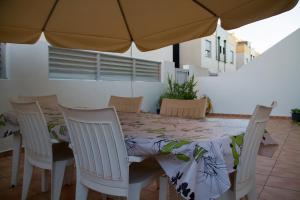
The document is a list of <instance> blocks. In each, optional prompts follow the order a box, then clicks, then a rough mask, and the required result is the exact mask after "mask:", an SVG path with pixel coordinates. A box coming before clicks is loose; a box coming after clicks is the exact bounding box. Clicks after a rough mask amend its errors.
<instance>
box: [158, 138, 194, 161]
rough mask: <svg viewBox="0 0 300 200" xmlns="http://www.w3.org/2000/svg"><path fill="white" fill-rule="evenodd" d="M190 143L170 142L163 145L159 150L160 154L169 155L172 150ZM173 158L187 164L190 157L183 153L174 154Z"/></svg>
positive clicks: (186, 141)
mask: <svg viewBox="0 0 300 200" xmlns="http://www.w3.org/2000/svg"><path fill="white" fill-rule="evenodd" d="M190 143H191V141H188V140H172V141H170V142H168V143H167V144H165V145H164V146H163V147H162V148H161V149H160V152H161V153H164V154H170V153H171V152H172V151H173V150H175V149H179V148H180V147H182V146H184V145H187V144H190ZM175 156H176V158H177V159H178V160H181V161H184V162H188V161H190V157H188V156H187V155H185V154H183V153H175Z"/></svg>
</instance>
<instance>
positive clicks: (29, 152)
mask: <svg viewBox="0 0 300 200" xmlns="http://www.w3.org/2000/svg"><path fill="white" fill-rule="evenodd" d="M10 103H11V105H12V107H13V109H14V110H15V112H16V115H17V118H18V123H19V125H20V130H21V133H22V138H23V142H24V148H25V156H26V158H27V159H28V161H29V162H30V163H31V164H32V165H34V166H37V167H40V168H44V169H51V168H52V158H53V157H52V144H51V139H50V134H49V132H48V128H47V122H46V120H45V118H44V115H43V113H42V111H41V108H40V106H39V103H38V102H34V101H33V102H28V101H27V102H16V101H11V102H10Z"/></svg>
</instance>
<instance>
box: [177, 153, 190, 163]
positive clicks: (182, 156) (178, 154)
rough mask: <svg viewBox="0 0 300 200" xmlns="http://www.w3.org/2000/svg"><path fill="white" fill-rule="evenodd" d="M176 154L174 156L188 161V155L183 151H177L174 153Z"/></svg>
mask: <svg viewBox="0 0 300 200" xmlns="http://www.w3.org/2000/svg"><path fill="white" fill-rule="evenodd" d="M175 155H176V158H177V159H178V160H181V161H184V162H188V161H190V157H188V156H187V155H185V154H183V153H177V154H175Z"/></svg>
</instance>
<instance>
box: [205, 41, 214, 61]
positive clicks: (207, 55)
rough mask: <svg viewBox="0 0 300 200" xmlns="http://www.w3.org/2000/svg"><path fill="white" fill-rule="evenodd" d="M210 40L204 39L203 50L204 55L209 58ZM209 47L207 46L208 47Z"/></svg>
mask: <svg viewBox="0 0 300 200" xmlns="http://www.w3.org/2000/svg"><path fill="white" fill-rule="evenodd" d="M211 44H212V42H211V41H210V40H205V49H204V52H205V54H204V55H205V57H207V58H211V53H212V52H211V50H212V45H211ZM208 47H209V48H208Z"/></svg>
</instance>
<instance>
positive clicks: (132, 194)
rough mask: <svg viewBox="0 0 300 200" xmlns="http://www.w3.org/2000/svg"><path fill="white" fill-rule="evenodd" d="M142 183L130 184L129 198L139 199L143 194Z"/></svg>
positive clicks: (131, 199) (132, 199) (130, 199)
mask: <svg viewBox="0 0 300 200" xmlns="http://www.w3.org/2000/svg"><path fill="white" fill-rule="evenodd" d="M141 189H142V188H141V185H139V184H132V185H130V186H129V192H128V198H127V199H128V200H139V199H140V195H141Z"/></svg>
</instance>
